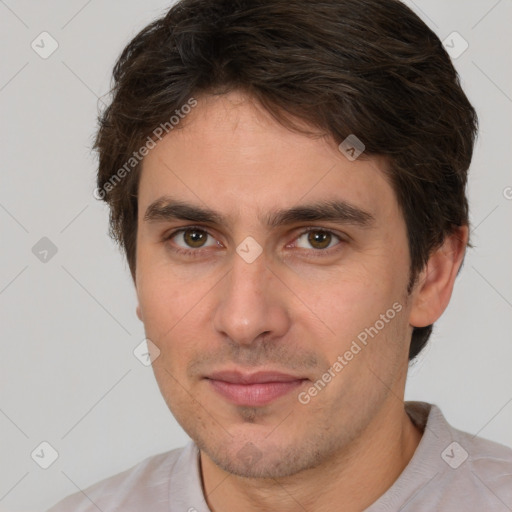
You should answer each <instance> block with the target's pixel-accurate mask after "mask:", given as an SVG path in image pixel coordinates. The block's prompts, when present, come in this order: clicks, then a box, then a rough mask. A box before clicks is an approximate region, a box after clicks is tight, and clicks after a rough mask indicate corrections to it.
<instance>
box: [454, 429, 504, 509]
mask: <svg viewBox="0 0 512 512" xmlns="http://www.w3.org/2000/svg"><path fill="white" fill-rule="evenodd" d="M454 432H455V435H454V437H455V438H456V439H457V440H456V441H454V442H455V443H457V444H456V445H454V447H455V449H456V450H459V451H461V452H462V453H461V455H460V456H459V458H460V460H461V461H462V463H461V465H460V469H462V470H463V471H461V473H460V477H461V478H466V479H468V480H471V481H472V482H473V486H474V488H480V489H481V490H482V491H484V489H486V490H487V493H490V494H494V497H495V498H497V499H498V500H499V501H502V502H504V503H506V504H507V506H509V507H510V506H512V449H511V448H509V447H507V446H504V445H502V444H499V443H496V442H494V441H489V440H487V439H483V438H481V437H475V436H472V435H471V434H468V433H466V432H461V431H459V430H456V429H454ZM449 455H451V451H450V453H448V450H447V452H446V453H445V457H448V456H449ZM462 459H467V460H462ZM455 465H456V466H457V464H455ZM450 469H451V470H452V471H453V472H455V473H456V472H457V470H458V469H459V467H455V468H453V467H450Z"/></svg>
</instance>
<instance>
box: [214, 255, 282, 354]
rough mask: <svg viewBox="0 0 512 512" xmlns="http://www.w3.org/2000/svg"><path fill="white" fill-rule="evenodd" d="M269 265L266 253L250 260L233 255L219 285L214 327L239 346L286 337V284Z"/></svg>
mask: <svg viewBox="0 0 512 512" xmlns="http://www.w3.org/2000/svg"><path fill="white" fill-rule="evenodd" d="M274 272H275V271H272V270H270V268H269V267H268V265H267V258H266V257H265V252H263V253H262V254H260V256H258V258H257V259H256V260H254V261H252V262H251V263H248V262H247V261H245V260H244V259H243V258H242V257H240V256H239V255H238V254H234V255H233V262H232V266H231V271H230V272H229V273H228V275H227V276H226V277H225V279H223V280H222V283H221V284H220V286H219V287H217V294H218V295H217V307H216V309H215V312H214V319H213V321H214V327H215V329H216V330H217V332H219V333H220V334H221V335H223V336H224V337H227V338H229V339H230V340H231V341H232V342H234V343H238V344H240V345H251V344H252V343H254V342H255V341H256V340H258V339H260V338H261V337H263V335H264V336H265V337H268V338H269V339H273V338H279V337H281V336H283V335H284V334H285V333H286V331H287V330H288V329H289V326H290V314H289V311H288V310H287V308H286V287H285V286H284V285H283V283H282V282H281V281H280V280H279V279H278V277H276V275H275V273H274Z"/></svg>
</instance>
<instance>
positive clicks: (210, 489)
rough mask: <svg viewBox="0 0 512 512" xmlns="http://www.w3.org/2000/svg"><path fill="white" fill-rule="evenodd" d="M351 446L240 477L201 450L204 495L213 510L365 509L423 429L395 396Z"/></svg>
mask: <svg viewBox="0 0 512 512" xmlns="http://www.w3.org/2000/svg"><path fill="white" fill-rule="evenodd" d="M392 398H393V400H394V401H395V403H394V404H393V407H392V408H391V409H390V408H389V404H388V407H382V409H381V412H380V413H379V414H378V415H377V416H376V417H375V418H374V420H373V421H372V423H371V424H370V425H368V427H367V428H366V429H365V431H364V432H362V433H361V435H360V436H359V437H358V438H357V440H354V441H353V442H352V443H351V444H350V446H348V447H343V449H342V450H340V451H338V452H336V453H333V455H332V457H330V459H329V460H328V461H326V462H325V463H324V464H322V465H320V466H318V467H316V468H311V469H308V470H305V471H302V472H300V473H297V474H295V475H292V476H289V477H286V478H280V479H262V478H243V477H239V476H236V475H232V474H230V473H227V472H225V471H224V470H222V469H221V468H219V467H218V466H217V465H216V464H215V463H214V462H213V461H212V460H211V459H210V458H209V457H208V456H207V455H206V454H205V453H204V452H201V471H202V478H203V487H204V494H205V497H206V501H207V503H208V506H209V507H210V509H211V511H212V512H221V511H225V510H245V511H247V512H261V511H267V510H280V511H283V512H303V511H304V510H308V511H310V512H324V511H331V510H332V509H333V503H336V504H337V505H336V506H335V507H334V508H336V509H339V508H341V506H342V509H343V511H344V512H356V511H360V510H364V509H365V508H367V507H368V506H370V505H371V504H372V503H373V502H374V501H376V500H377V499H378V498H379V497H380V496H381V495H382V494H384V493H385V492H386V490H387V489H389V487H391V485H392V484H393V483H394V482H395V480H396V479H397V478H398V476H399V475H400V473H401V472H402V471H403V470H404V468H405V467H406V466H407V464H408V463H409V461H410V460H411V458H412V456H413V454H414V451H415V450H416V447H417V446H418V443H419V441H420V439H421V435H422V433H421V432H420V430H418V429H417V428H416V427H415V426H414V424H413V423H412V422H411V420H410V418H409V416H408V415H407V413H406V412H405V410H404V407H403V404H402V403H401V402H399V401H398V400H397V399H396V397H392Z"/></svg>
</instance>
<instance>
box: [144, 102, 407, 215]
mask: <svg viewBox="0 0 512 512" xmlns="http://www.w3.org/2000/svg"><path fill="white" fill-rule="evenodd" d="M309 129H310V130H311V128H309ZM385 165H386V162H385V160H384V159H383V158H380V157H366V156H365V158H358V159H357V160H355V161H350V160H348V159H347V158H346V157H345V156H344V154H342V153H341V152H340V151H339V149H338V147H337V144H336V143H335V142H334V141H333V140H332V139H329V138H327V137H322V136H321V135H320V134H319V135H318V136H311V135H305V134H303V133H299V132H296V131H292V130H290V129H289V128H287V127H285V126H283V125H282V124H280V123H279V122H278V121H276V120H275V119H274V118H273V117H272V116H271V114H270V113H269V112H267V111H265V110H264V109H263V108H262V107H261V106H259V105H258V104H257V103H256V102H255V101H253V100H251V98H249V97H247V96H244V95H242V94H240V93H230V94H227V95H222V96H204V97H199V98H198V104H197V106H196V107H195V108H194V109H193V110H192V112H190V114H188V115H187V116H186V118H185V119H183V120H182V121H181V126H180V127H179V128H178V129H176V130H173V131H172V132H170V133H169V134H168V135H166V136H165V137H163V139H162V140H161V141H159V142H158V143H157V144H156V147H155V148H154V149H152V150H151V151H150V152H149V153H148V154H147V156H146V157H145V158H144V161H143V165H142V174H141V180H140V187H139V207H140V208H139V210H140V212H141V214H144V212H145V210H146V209H147V208H148V206H149V205H150V204H151V203H152V202H154V201H155V200H157V199H158V198H159V197H161V196H164V195H166V194H167V195H171V196H172V197H174V198H178V199H182V200H184V201H187V202H188V203H194V204H197V205H199V204H201V205H202V206H208V207H209V209H211V210H215V211H218V212H222V213H225V214H226V216H228V215H233V216H237V217H238V216H240V215H245V214H247V215H249V214H251V215H254V216H257V217H258V218H260V219H261V218H264V217H265V215H266V213H267V212H269V211H275V210H276V209H281V208H286V207H291V206H297V205H300V204H302V203H303V204H310V203H313V202H318V201H322V200H336V199H339V200H342V201H345V202H347V203H348V204H351V205H353V206H355V207H359V208H361V209H363V210H366V211H369V212H371V213H372V215H374V216H375V217H379V216H389V215H391V214H394V213H395V214H396V213H397V204H396V200H395V196H394V193H393V190H392V188H391V186H390V184H389V183H388V180H387V178H386V177H385V174H384V169H385Z"/></svg>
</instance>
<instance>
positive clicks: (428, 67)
mask: <svg viewBox="0 0 512 512" xmlns="http://www.w3.org/2000/svg"><path fill="white" fill-rule="evenodd" d="M114 81H115V83H114V88H113V99H112V103H111V105H110V106H109V107H108V109H107V110H106V111H105V112H104V113H103V114H102V117H101V119H100V128H99V131H98V134H97V138H96V145H95V147H96V149H97V150H98V152H99V171H98V188H97V190H96V192H95V194H96V196H97V197H98V198H100V199H103V200H105V201H106V202H107V203H108V204H109V206H110V209H111V210H110V211H111V219H110V220H111V229H112V234H113V236H114V237H115V238H116V239H117V241H118V242H119V243H120V244H121V246H122V247H123V248H124V250H125V251H126V255H127V259H128V263H129V266H130V270H131V274H132V277H133V280H134V284H135V287H136V291H137V297H138V301H139V306H138V308H137V314H138V316H139V318H140V320H141V321H142V322H143V323H144V327H145V331H146V335H147V338H148V348H149V352H150V355H151V359H152V364H153V368H154V372H155V376H156V379H157V382H158V385H159V387H160V390H161V392H162V394H163V396H164V398H165V400H166V402H167V404H168V406H169V408H170V409H171V411H172V413H173V414H174V416H175V417H176V419H177V420H178V422H179V423H180V425H181V426H182V427H183V428H184V430H185V431H186V432H187V434H188V435H189V436H190V437H191V439H192V440H193V441H191V442H190V443H189V444H188V445H187V446H186V447H184V448H181V449H177V450H173V451H171V452H168V453H164V454H161V455H157V456H154V457H150V458H149V459H146V460H145V461H143V462H141V463H140V464H139V465H137V466H135V467H134V468H132V469H129V470H127V471H125V472H124V473H121V474H119V475H116V476H113V477H111V478H109V479H107V480H105V481H103V482H100V483H98V484H95V485H93V486H92V487H90V488H88V489H85V490H84V491H83V492H81V493H78V494H76V495H74V496H71V497H68V498H67V499H65V500H64V501H62V502H61V503H60V504H58V505H57V506H55V507H54V508H53V509H51V510H52V512H60V511H68V510H69V511H74V512H85V511H93V510H102V511H103V512H110V511H112V512H113V511H114V510H122V511H124V512H126V511H142V510H148V511H149V510H151V511H153V512H157V511H164V510H165V511H168V510H170V511H173V512H174V511H189V512H192V511H197V512H207V511H212V512H225V511H234V510H243V511H244V512H245V511H247V512H252V511H262V510H264V511H269V510H272V511H274V510H279V511H286V512H288V511H289V512H292V511H303V510H307V511H308V512H320V511H324V510H343V511H345V512H351V511H361V510H367V511H371V512H376V511H381V510H382V511H384V510H386V511H390V510H393V511H397V510H403V511H427V510H428V511H432V510H436V511H438V510H439V511H441V510H443V511H453V510H466V511H472V510H474V511H479V512H480V511H484V510H485V511H506V510H512V476H511V475H512V450H510V449H509V448H506V447H504V446H501V445H498V444H496V443H492V442H490V441H486V440H482V439H480V438H474V437H472V436H470V435H469V434H466V433H463V432H460V431H458V430H455V429H454V428H452V427H451V426H450V425H449V424H448V423H447V422H446V420H445V419H444V417H443V415H442V413H441V411H440V410H439V409H438V408H437V407H436V406H434V405H430V404H426V403H420V402H410V403H406V404H404V402H403V398H404V388H405V381H406V375H407V368H408V362H409V361H410V360H411V359H413V358H414V357H415V356H416V355H417V354H418V353H419V352H420V351H421V349H422V348H423V346H424V345H425V343H426V342H427V340H428V338H429V335H430V333H431V331H432V325H433V324H434V322H435V321H436V320H437V319H438V318H439V317H440V316H441V314H442V313H443V311H444V310H445V308H446V307H447V305H448V302H449V300H450V296H451V293H452V289H453V285H454V281H455V278H456V275H457V273H458V271H459V269H460V266H461V264H462V261H463V258H464V253H465V249H466V246H467V245H468V243H469V240H468V236H469V235H468V205H467V199H466V195H465V186H466V181H467V171H468V168H469V165H470V161H471V156H472V151H473V143H474V138H475V135H476V129H477V117H476V114H475V111H474V109H473V108H472V106H471V105H470V103H469V101H468V99H467V98H466V96H465V94H464V92H463V91H462V90H461V87H460V84H459V81H458V76H457V73H456V72H455V70H454V68H453V65H452V64H451V62H450V58H449V57H448V55H447V53H446V52H445V50H444V49H443V47H442V44H441V42H440V41H439V39H438V38H437V36H436V35H435V34H434V33H432V31H430V29H428V27H426V26H425V24H424V23H423V22H422V21H421V20H420V19H419V18H418V17H417V16H416V15H415V14H414V13H413V12H411V11H410V10H409V9H408V8H407V7H405V6H404V5H403V4H402V3H400V2H398V1H396V0H385V1H383V0H364V1H361V0H327V1H323V2H318V3H315V2H310V1H307V0H273V1H270V0H266V1H264V0H252V1H246V0H238V1H234V0H207V1H205V0H183V1H182V2H180V3H178V4H177V5H175V6H174V7H172V8H171V9H170V10H169V12H168V13H167V15H166V16H164V17H163V18H161V19H159V20H157V21H155V22H153V23H152V24H151V25H149V26H148V27H146V28H145V29H144V30H143V31H142V32H141V33H140V34H138V35H137V36H136V37H135V39H134V40H133V41H132V42H131V43H130V44H129V45H128V46H127V48H126V49H125V50H124V52H123V53H122V55H121V57H120V58H119V60H118V62H117V64H116V66H115V69H114Z"/></svg>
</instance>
